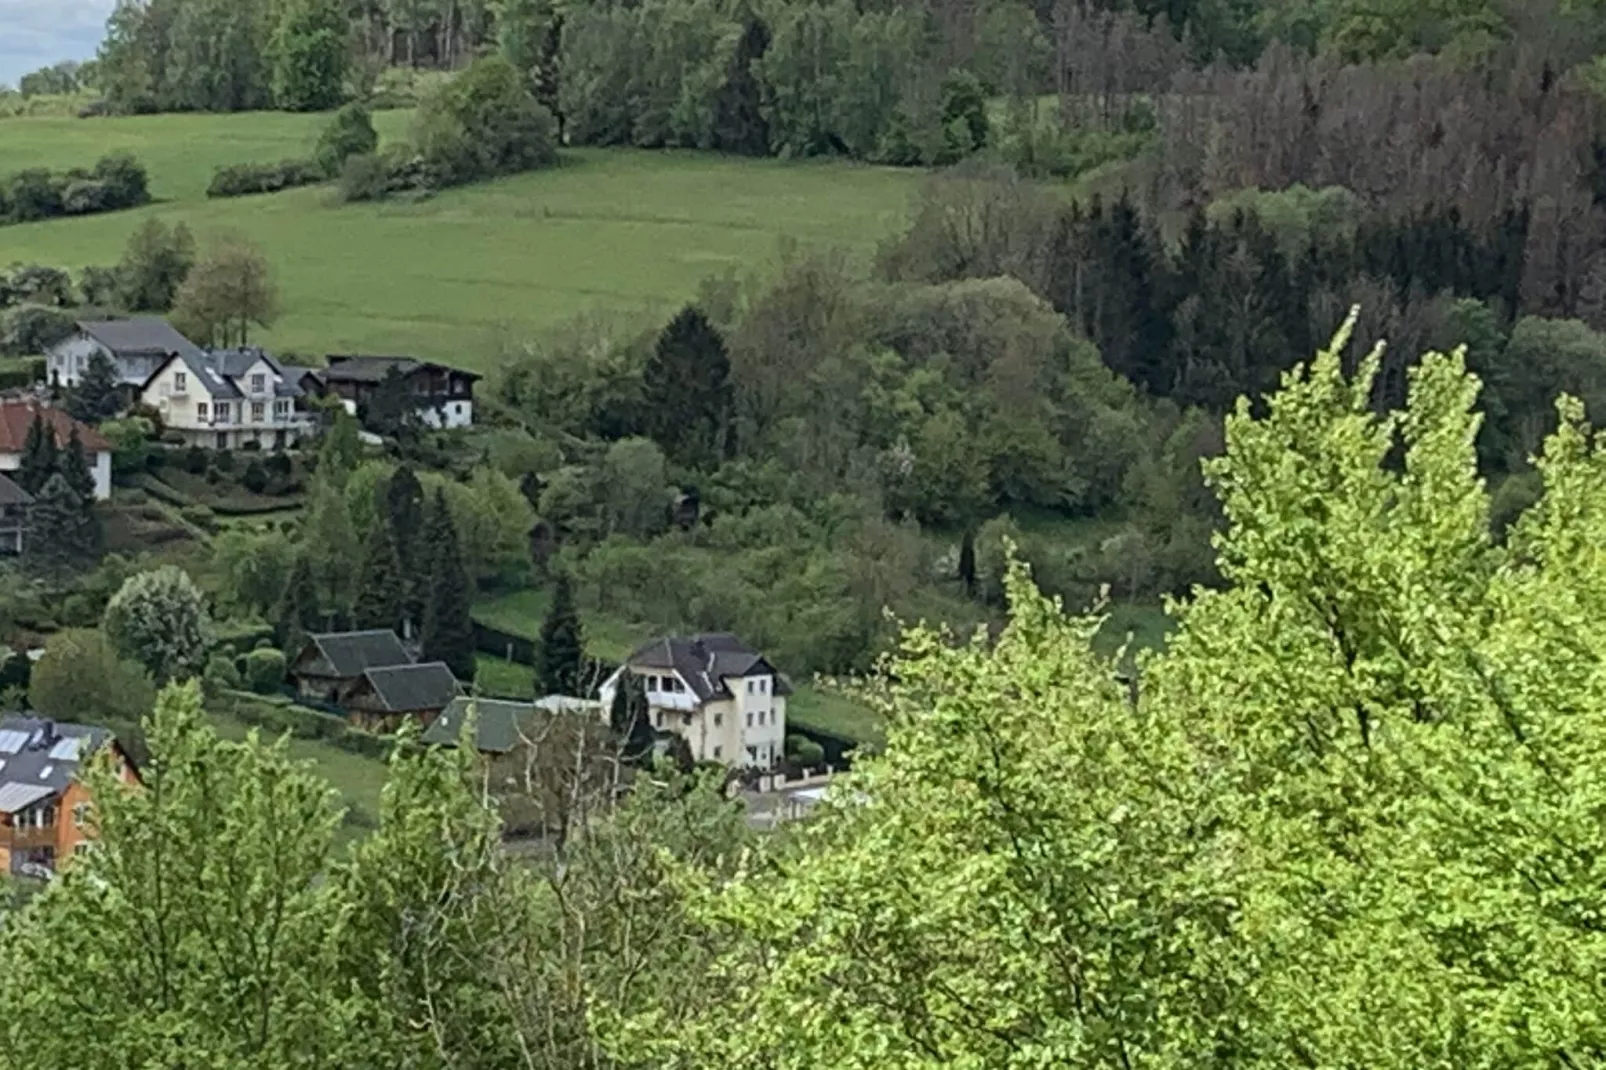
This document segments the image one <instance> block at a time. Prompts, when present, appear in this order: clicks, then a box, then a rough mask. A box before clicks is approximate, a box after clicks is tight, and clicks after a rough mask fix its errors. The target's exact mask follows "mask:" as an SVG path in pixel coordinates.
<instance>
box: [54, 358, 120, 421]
mask: <svg viewBox="0 0 1606 1070" xmlns="http://www.w3.org/2000/svg"><path fill="white" fill-rule="evenodd" d="M66 408H67V413H68V415H70V416H71V417H72V418H73V419H75V420H82V421H83V422H84V423H86V424H98V423H100V422H101V421H102V420H109V419H111V418H112V417H113V416H116V415H117V411H118V410H119V409H120V408H122V398H121V397H119V396H118V392H117V367H116V365H114V364H112V362H111V358H110V357H108V356H106V354H104V353H101V352H98V351H97V352H96V353H95V354H94V355H93V356H91V357H90V358H89V367H87V368H85V369H84V374H83V375H82V376H81V377H79V380H78V385H77V386H75V387H73V388H72V390H71V392H69V393H68V395H67V405H66Z"/></svg>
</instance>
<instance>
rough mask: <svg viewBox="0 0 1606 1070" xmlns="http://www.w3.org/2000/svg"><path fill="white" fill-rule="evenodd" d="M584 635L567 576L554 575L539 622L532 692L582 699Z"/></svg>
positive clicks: (572, 589)
mask: <svg viewBox="0 0 1606 1070" xmlns="http://www.w3.org/2000/svg"><path fill="white" fill-rule="evenodd" d="M584 673H585V633H584V630H583V629H582V628H581V626H580V612H579V610H578V609H576V608H575V604H574V587H573V585H572V584H571V582H570V580H569V576H568V574H567V573H561V574H559V576H558V583H557V590H556V591H555V592H554V593H553V596H552V608H551V609H550V610H548V611H547V615H546V619H545V620H544V621H542V622H541V649H540V650H539V651H537V653H536V667H535V689H536V692H537V693H538V694H541V695H571V696H574V697H576V698H579V697H583V696H581V695H580V691H581V689H582V687H583V684H584Z"/></svg>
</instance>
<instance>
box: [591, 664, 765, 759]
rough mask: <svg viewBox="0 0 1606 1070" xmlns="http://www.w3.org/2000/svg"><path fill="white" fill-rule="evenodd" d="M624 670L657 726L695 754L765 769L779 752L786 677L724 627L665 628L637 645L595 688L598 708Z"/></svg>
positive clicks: (621, 681)
mask: <svg viewBox="0 0 1606 1070" xmlns="http://www.w3.org/2000/svg"><path fill="white" fill-rule="evenodd" d="M626 674H629V676H630V677H632V678H634V679H633V682H634V683H635V684H636V686H638V687H639V688H640V689H641V692H642V693H644V694H645V695H646V699H647V716H648V720H649V722H650V724H651V725H652V727H653V728H654V729H655V730H657V731H659V732H671V733H674V734H675V735H678V736H680V737H681V738H683V739H684V740H685V741H686V743H687V745H688V746H689V747H690V748H691V753H692V757H693V758H695V759H697V760H698V761H715V762H724V763H725V764H726V765H732V766H744V767H753V768H759V769H768V768H770V767H772V766H774V765H775V764H776V763H777V762H780V761H781V760H782V759H783V758H784V757H785V754H786V696H788V695H790V694H791V693H792V688H791V685H790V684H788V683H787V681H786V678H785V677H784V676H782V675H781V674H780V672H779V671H778V670H777V669H776V668H775V666H774V665H772V664H771V663H770V662H769V661H768V660H767V659H766V658H765V657H764V655H763V654H761V653H759V652H758V651H757V650H754V649H753V648H752V647H750V646H748V645H747V644H745V643H743V642H742V641H741V640H740V639H737V638H736V637H735V636H734V635H728V634H724V633H716V634H708V635H690V636H678V635H677V636H666V637H664V638H662V639H654V640H653V641H652V642H650V643H646V644H644V645H642V646H640V647H638V648H637V649H636V650H635V651H634V652H633V653H632V654H631V655H630V657H629V658H627V659H626V660H625V663H624V664H623V665H621V666H620V667H619V668H618V669H617V670H615V671H614V673H613V675H611V676H609V677H608V678H607V679H606V680H604V681H603V683H602V686H601V687H600V688H598V695H599V697H600V698H601V700H602V708H603V709H611V708H612V706H613V700H614V694H615V692H616V691H617V690H618V688H619V687H621V686H624V685H625V684H626V683H627V681H626Z"/></svg>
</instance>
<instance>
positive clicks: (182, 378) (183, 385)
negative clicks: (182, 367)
mask: <svg viewBox="0 0 1606 1070" xmlns="http://www.w3.org/2000/svg"><path fill="white" fill-rule="evenodd" d="M189 378H190V377H189V376H187V375H185V374H184V373H183V372H174V373H173V391H174V392H175V393H178V394H182V393H184V391H185V390H186V389H187V388H188V387H189V385H190V384H189Z"/></svg>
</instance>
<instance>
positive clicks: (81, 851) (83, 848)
mask: <svg viewBox="0 0 1606 1070" xmlns="http://www.w3.org/2000/svg"><path fill="white" fill-rule="evenodd" d="M91 846H92V845H91V844H90V843H89V842H88V841H87V840H85V841H82V842H80V843H75V844H73V848H72V853H73V856H74V857H75V858H82V857H84V855H86V854H88V853H89V851H90V848H91Z"/></svg>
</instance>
